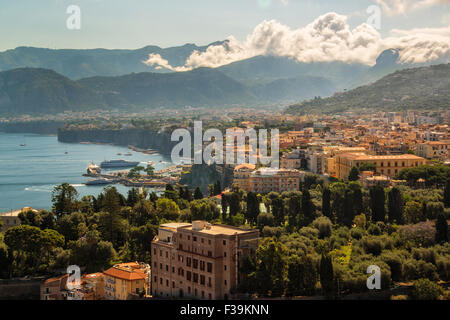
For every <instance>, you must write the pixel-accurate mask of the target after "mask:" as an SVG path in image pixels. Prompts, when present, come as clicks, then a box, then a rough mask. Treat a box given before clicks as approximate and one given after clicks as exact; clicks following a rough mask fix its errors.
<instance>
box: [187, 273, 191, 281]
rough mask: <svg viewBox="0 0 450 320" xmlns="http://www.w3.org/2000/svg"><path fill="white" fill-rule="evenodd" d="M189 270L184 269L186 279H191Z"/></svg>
mask: <svg viewBox="0 0 450 320" xmlns="http://www.w3.org/2000/svg"><path fill="white" fill-rule="evenodd" d="M191 275H192V274H191V272H190V271H186V280H187V281H191Z"/></svg>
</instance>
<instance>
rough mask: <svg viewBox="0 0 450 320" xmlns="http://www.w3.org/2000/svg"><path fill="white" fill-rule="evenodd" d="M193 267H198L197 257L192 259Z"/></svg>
mask: <svg viewBox="0 0 450 320" xmlns="http://www.w3.org/2000/svg"><path fill="white" fill-rule="evenodd" d="M192 265H193V267H194V269H197V268H198V260H197V259H193V264H192Z"/></svg>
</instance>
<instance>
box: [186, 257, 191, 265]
mask: <svg viewBox="0 0 450 320" xmlns="http://www.w3.org/2000/svg"><path fill="white" fill-rule="evenodd" d="M186 266H187V267H190V266H191V258H186Z"/></svg>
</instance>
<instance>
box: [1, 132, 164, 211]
mask: <svg viewBox="0 0 450 320" xmlns="http://www.w3.org/2000/svg"><path fill="white" fill-rule="evenodd" d="M21 144H25V146H20V145H21ZM65 152H67V154H65ZM127 152H131V153H132V156H123V155H122V156H120V155H117V153H122V154H124V153H127ZM112 159H125V160H132V161H141V162H147V161H150V160H152V161H154V162H155V169H156V170H159V169H163V168H165V167H168V166H170V165H171V162H170V158H167V157H163V156H161V155H147V154H143V153H138V152H134V151H131V150H129V149H128V148H126V147H118V146H110V145H96V144H89V145H86V144H69V143H61V142H58V140H57V137H56V136H43V135H35V134H10V133H2V132H0V212H5V211H10V210H12V209H14V210H15V209H20V208H23V207H25V206H28V207H33V208H37V209H50V208H51V192H52V190H53V187H54V186H55V185H58V184H61V183H63V182H67V183H70V184H71V185H73V186H74V187H75V188H76V189H77V191H78V193H79V197H80V198H81V197H82V196H85V195H89V194H92V195H98V194H99V193H100V192H102V191H103V188H104V187H105V186H85V185H84V183H85V182H86V181H87V180H89V178H88V177H83V176H82V174H84V173H85V172H86V168H87V166H88V165H89V164H90V163H91V162H94V163H95V164H97V165H99V164H100V162H102V161H104V160H112ZM161 161H162V162H161ZM144 166H145V164H144ZM115 187H116V188H117V189H118V190H119V192H121V193H122V194H124V195H126V193H127V191H128V189H129V188H127V187H125V186H122V185H115Z"/></svg>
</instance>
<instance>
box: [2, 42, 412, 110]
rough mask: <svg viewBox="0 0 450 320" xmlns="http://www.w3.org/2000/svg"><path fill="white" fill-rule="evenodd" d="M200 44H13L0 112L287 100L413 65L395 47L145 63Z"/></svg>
mask: <svg viewBox="0 0 450 320" xmlns="http://www.w3.org/2000/svg"><path fill="white" fill-rule="evenodd" d="M220 43H222V42H216V43H212V44H209V45H207V46H196V45H194V44H186V45H184V46H180V47H172V48H166V49H163V48H160V47H157V46H147V47H144V48H141V49H137V50H107V49H88V50H72V49H70V50H52V49H45V48H33V47H18V48H16V49H13V50H8V51H5V52H1V53H0V70H3V72H0V114H21V113H31V114H34V113H48V112H61V111H66V110H74V111H77V110H88V109H107V108H121V109H126V108H129V107H138V108H154V107H183V106H186V105H192V106H207V107H215V106H226V105H242V106H244V105H247V106H257V105H274V104H277V105H289V104H293V103H295V102H297V101H303V100H307V99H312V98H316V99H320V97H326V96H331V95H333V93H335V92H340V91H347V90H350V89H352V88H356V87H358V86H361V85H364V84H368V83H371V82H373V81H375V80H378V79H380V78H381V77H383V76H385V75H387V74H389V73H392V72H395V71H397V70H402V69H405V68H411V67H416V65H406V64H402V63H399V51H398V50H396V49H389V50H386V51H384V52H382V53H381V54H380V56H379V57H378V59H377V62H376V64H375V65H374V66H372V67H371V66H367V65H363V64H359V63H343V62H337V61H336V62H315V63H302V62H298V61H295V60H293V59H290V58H287V57H275V56H256V57H253V58H250V59H246V60H242V61H237V62H234V63H231V64H229V65H225V66H221V67H218V68H215V69H210V68H199V69H195V70H192V71H186V72H172V71H171V70H169V69H164V68H156V67H154V66H149V65H147V64H144V63H143V61H144V60H146V59H147V58H148V55H149V54H152V53H153V54H160V55H161V57H162V58H163V59H166V60H167V61H168V63H169V64H170V65H172V66H174V67H177V66H183V65H184V64H185V61H186V59H187V58H188V57H189V56H190V55H191V54H192V52H194V51H199V52H203V51H205V50H207V48H208V47H210V46H213V45H217V44H220Z"/></svg>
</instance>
